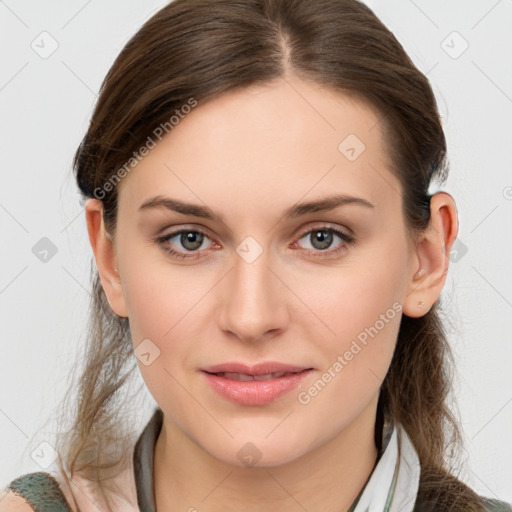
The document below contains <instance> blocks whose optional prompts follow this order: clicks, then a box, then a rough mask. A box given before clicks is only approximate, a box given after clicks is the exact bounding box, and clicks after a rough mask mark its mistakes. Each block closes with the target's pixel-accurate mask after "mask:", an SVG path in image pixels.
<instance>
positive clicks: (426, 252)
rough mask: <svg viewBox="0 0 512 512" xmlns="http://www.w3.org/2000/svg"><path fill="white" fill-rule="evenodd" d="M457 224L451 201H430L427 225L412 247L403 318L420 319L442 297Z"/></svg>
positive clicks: (440, 197) (438, 197)
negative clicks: (413, 256)
mask: <svg viewBox="0 0 512 512" xmlns="http://www.w3.org/2000/svg"><path fill="white" fill-rule="evenodd" d="M458 230H459V221H458V217H457V207H456V205H455V201H454V200H453V197H452V196H451V195H450V194H448V193H446V192H438V193H437V194H434V195H433V196H432V197H431V199H430V222H429V225H428V226H427V228H426V229H425V231H423V232H422V233H421V235H420V236H419V238H418V240H417V241H416V244H415V258H414V264H413V265H412V266H411V275H410V276H409V282H408V289H407V295H406V297H405V300H404V305H403V312H404V314H405V315H407V316H410V317H413V318H417V317H420V316H423V315H424V314H425V313H427V312H428V310H429V309H430V308H431V307H432V305H433V304H434V303H435V302H436V301H437V299H438V298H439V296H440V295H441V291H442V289H443V287H444V284H445V282H446V275H447V273H448V265H449V261H450V260H449V256H450V250H451V247H452V245H453V242H454V241H455V238H456V237H457V233H458Z"/></svg>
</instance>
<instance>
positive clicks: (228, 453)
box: [86, 76, 458, 512]
mask: <svg viewBox="0 0 512 512" xmlns="http://www.w3.org/2000/svg"><path fill="white" fill-rule="evenodd" d="M291 85H293V88H292V87H291ZM305 99H307V101H305ZM379 117H380V116H379V114H378V113H377V112H375V111H374V110H373V109H371V108H370V107H369V106H366V105H365V104H363V103H361V102H359V101H356V100H355V99H350V98H349V97H347V96H346V95H343V94H341V93H340V92H336V91H332V90H330V89H328V88H326V87H324V86H321V85H318V84H316V83H314V82H310V81H305V80H303V79H299V78H297V77H294V76H288V77H287V78H286V80H284V79H280V80H276V81H275V82H272V83H269V84H266V85H265V86H254V87H250V88H246V89H243V90H240V91H235V92H228V93H225V94H224V95H222V96H219V97H216V98H214V99H212V100H210V101H208V102H206V103H204V104H203V103H200V104H199V106H198V107H197V108H196V109H194V110H192V112H191V113H190V114H188V115H187V116H186V117H185V118H184V119H183V120H181V121H180V123H179V124H178V125H177V126H175V127H174V129H173V130H172V132H170V133H169V135H167V136H166V137H165V138H164V139H163V140H162V141H161V142H160V143H159V144H158V145H157V146H156V147H155V148H154V149H153V150H151V151H150V153H149V154H148V155H147V156H146V157H145V158H144V159H143V160H142V161H141V162H140V163H139V164H138V165H137V167H136V168H135V169H134V170H133V171H132V172H131V173H130V174H129V175H128V176H127V177H126V178H124V179H123V181H122V183H121V184H120V186H119V198H118V200H119V204H118V220H117V227H116V231H115V233H113V234H112V236H110V235H108V234H107V232H106V229H105V225H104V223H103V219H102V205H101V202H100V201H98V200H96V199H90V200H88V201H87V203H86V219H87V226H88V231H89V238H90V242H91V246H92V249H93V252H94V255H95V258H96V263H97V266H98V271H99V274H100V278H101V282H102V285H103V289H104V291H105V293H106V296H107V298H108V301H109V303H110V306H111V308H112V309H113V311H114V312H115V313H116V314H118V315H120V316H123V317H128V318H129V321H130V327H131V332H132V336H133V344H134V347H137V346H138V345H139V343H141V342H142V341H143V340H145V339H150V340H151V343H153V344H154V345H156V347H158V349H159V350H160V355H159V357H157V358H156V359H155V360H154V361H153V362H152V363H151V364H150V365H149V366H146V365H144V364H142V363H141V361H138V364H139V369H140V371H141V374H142V377H143V379H144V381H145V383H146V385H147V387H148V389H149V391H150V393H151V394H152V396H153V397H154V398H155V400H156V402H157V403H158V405H159V406H160V407H161V409H162V410H163V412H164V424H163V427H162V432H161V434H160V436H159V438H158V441H157V444H156V447H155V464H154V492H155V499H156V505H157V509H158V510H184V511H185V510H189V509H190V510H193V508H192V507H194V508H195V509H196V510H200V511H211V512H215V511H220V510H222V511H224V512H226V511H231V510H233V511H234V510H240V508H241V505H243V507H242V508H243V509H244V510H247V511H261V510H266V511H280V512H282V511H284V512H287V511H296V510H301V509H306V510H308V511H310V512H311V511H320V510H322V511H333V512H334V511H340V510H347V509H348V508H349V507H350V505H351V504H352V502H353V500H354V499H355V498H356V496H357V495H358V493H359V491H360V489H361V488H362V486H363V485H364V483H365V482H366V480H367V478H368V476H369V475H370V473H371V471H372V469H373V467H374V464H375V461H376V457H377V448H376V446H375V442H374V429H375V419H376V408H377V399H378V393H379V387H380V385H381V383H382V380H383V378H384V376H385V374H386V372H387V370H388V368H389V364H390V362H391V358H392V355H393V350H394V347H395V343H396V338H397V334H398V329H399V324H400V316H401V314H396V315H393V318H391V319H389V321H388V322H386V323H385V326H384V327H383V328H381V329H380V330H379V332H378V334H377V335H376V336H374V337H373V338H369V340H368V343H367V345H366V346H364V348H363V349H362V350H361V351H360V352H359V353H358V354H357V355H355V356H354V358H353V359H352V360H351V361H349V362H348V364H347V365H345V366H344V367H343V369H342V371H340V372H339V373H338V374H337V375H336V377H335V378H333V379H332V380H331V382H329V383H328V384H327V385H326V386H325V387H324V388H323V389H322V390H321V391H320V392H319V393H318V394H317V395H316V396H314V397H313V398H312V399H311V401H310V402H309V403H307V404H301V403H300V402H299V401H298V398H297V396H298V393H299V392H300V391H307V390H308V388H309V387H310V386H311V385H312V384H314V382H315V381H317V380H318V379H319V378H321V376H322V374H324V373H325V372H326V371H327V370H328V368H329V367H332V365H333V364H334V362H335V361H336V360H337V358H338V356H340V355H343V354H344V353H345V352H346V351H347V350H349V348H350V345H351V342H352V341H353V340H354V339H356V338H357V336H358V334H359V333H361V332H362V331H364V329H365V328H368V327H370V326H373V325H375V323H376V321H377V320H379V318H381V316H380V315H382V314H384V315H386V314H387V315H388V317H390V316H391V313H389V311H390V310H392V309H393V304H394V303H398V304H399V305H401V308H402V311H403V313H404V314H406V315H408V316H410V317H418V316H421V315H424V314H425V313H426V312H427V311H428V309H429V308H430V307H431V306H432V304H433V303H434V302H435V301H436V300H437V299H438V297H439V295H440V293H441V290H442V288H443V286H444V283H445V279H446V273H447V270H448V262H449V259H448V256H449V252H450V248H451V246H452V244H453V241H454V240H455V237H456V235H457V230H458V221H457V210H456V206H455V203H454V201H453V198H452V197H451V196H450V195H449V194H447V193H444V192H440V193H437V194H435V195H434V196H433V198H432V200H431V222H430V225H429V226H428V228H427V229H426V230H425V231H424V232H423V233H421V235H420V236H419V237H418V238H417V239H416V240H412V239H411V238H410V236H409V233H408V231H407V229H406V225H405V220H404V217H403V214H402V198H401V195H400V192H401V186H400V183H399V181H398V179H397V178H396V177H395V176H394V175H393V174H392V173H391V171H390V170H389V169H390V163H389V161H388V152H387V150H386V144H385V139H384V134H383V133H382V132H381V125H380V124H379V123H378V120H379ZM349 134H356V135H357V137H358V138H359V139H360V140H361V141H363V143H364V144H365V146H366V148H365V150H364V151H363V152H362V153H361V154H360V155H359V156H358V158H356V159H355V160H354V161H350V160H349V159H347V158H346V156H345V155H344V154H343V153H342V152H340V150H339V149H338V146H339V145H340V143H341V142H342V141H343V140H344V139H345V138H346V137H347V135H349ZM333 194H346V195H350V196H354V197H358V198H362V199H364V200H365V201H367V202H368V203H370V204H371V205H372V206H364V205H362V204H360V203H357V202H353V203H349V204H345V205H343V206H340V207H338V208H335V209H331V210H328V211H317V212H310V213H307V214H306V215H301V216H297V217H290V218H285V217H283V214H284V212H285V211H286V210H287V209H289V208H291V207H293V206H296V204H297V203H306V202H311V201H317V200H320V199H323V198H325V197H327V196H332V195H333ZM155 196H160V197H168V198H172V199H175V200H178V201H182V202H187V203H194V204H197V205H201V206H206V207H208V208H210V209H211V210H213V211H214V212H216V213H218V214H219V215H221V216H222V219H223V221H220V220H215V219H213V220H212V219H205V218H199V217H195V216H192V215H191V214H186V215H185V214H183V213H177V212H175V211H171V210H169V209H167V208H164V207H153V208H149V207H148V208H143V209H142V210H140V206H141V205H142V204H143V203H144V202H146V201H147V200H148V199H151V198H153V197H155ZM328 228H334V229H338V230H340V231H342V232H343V233H346V234H352V235H353V238H354V239H355V242H354V243H347V242H345V241H344V240H343V239H341V238H340V237H339V236H338V235H336V234H332V242H331V244H330V245H328V246H327V248H322V247H325V246H322V245H321V244H320V243H319V242H315V240H316V238H315V237H314V236H313V235H318V231H320V232H322V233H324V234H325V231H326V230H327V233H332V232H329V231H328ZM179 229H188V230H189V231H192V232H197V230H198V229H200V230H201V231H204V232H205V236H204V238H203V243H202V244H199V243H197V244H196V247H199V248H198V249H196V250H195V255H196V257H190V258H188V259H179V258H177V257H175V256H172V255H170V254H168V253H167V252H165V249H164V248H165V247H167V248H172V249H174V250H176V251H179V252H181V253H185V254H186V253H188V254H191V253H192V254H193V253H194V251H191V249H190V247H193V244H189V245H186V246H184V245H183V243H182V242H183V240H181V242H180V236H179V235H177V236H173V237H172V238H170V239H168V240H167V241H166V242H164V244H165V245H163V246H162V245H161V244H159V243H158V242H157V241H156V239H157V238H158V237H163V236H165V235H169V234H172V233H173V232H176V231H178V230H179ZM315 230H316V231H315ZM248 236H251V237H253V238H254V239H255V240H256V241H257V244H259V246H260V247H261V249H262V251H263V252H262V253H261V254H260V255H259V256H258V258H256V259H255V261H253V262H251V263H248V262H247V261H246V260H244V258H242V257H241V256H240V255H239V254H238V253H237V250H236V249H237V247H238V246H239V245H240V244H241V243H242V241H243V240H244V239H246V237H248ZM187 249H188V251H187ZM337 249H338V250H337ZM322 254H323V255H324V256H322ZM116 269H117V270H116ZM420 269H423V271H422V272H420ZM420 301H423V303H424V305H425V306H424V307H423V308H419V307H418V303H419V302H420ZM226 361H239V362H244V363H248V364H251V363H252V364H254V363H258V362H263V361H280V362H284V363H288V364H295V365H299V366H305V367H308V368H314V371H313V372H312V374H311V375H310V376H309V377H308V380H307V381H306V382H305V383H304V384H303V385H302V386H301V388H300V389H296V390H293V391H291V392H289V393H287V394H285V395H283V396H281V397H280V398H278V399H277V400H275V401H274V402H272V403H270V404H267V405H263V406H250V405H240V404H237V403H234V402H231V401H229V400H227V399H226V398H225V397H223V396H220V395H219V394H217V393H216V392H215V391H214V390H213V389H212V388H211V387H210V386H209V385H208V383H207V382H206V380H205V378H204V375H203V374H202V373H201V372H200V371H199V369H200V368H202V367H205V366H207V365H213V364H218V363H223V362H226ZM248 442H250V443H253V444H254V445H255V446H256V447H257V448H258V450H259V452H260V453H261V459H260V460H259V461H258V463H257V464H256V465H255V466H254V467H246V466H244V464H243V463H242V462H241V460H240V459H239V457H238V455H237V454H238V452H239V451H240V450H241V448H242V447H244V445H246V443H248Z"/></svg>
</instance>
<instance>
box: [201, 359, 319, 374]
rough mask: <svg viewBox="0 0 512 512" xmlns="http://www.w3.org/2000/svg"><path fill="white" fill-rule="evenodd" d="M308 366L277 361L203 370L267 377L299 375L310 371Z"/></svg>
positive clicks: (217, 366)
mask: <svg viewBox="0 0 512 512" xmlns="http://www.w3.org/2000/svg"><path fill="white" fill-rule="evenodd" d="M309 369H311V368H310V367H307V366H294V365H290V364H285V363H279V362H276V361H269V362H265V363H258V364H254V365H246V364H243V363H236V362H229V363H221V364H216V365H213V366H208V367H206V368H201V370H202V371H204V372H207V373H224V372H225V373H242V374H244V375H266V374H268V373H278V372H285V373H298V372H301V371H303V370H309Z"/></svg>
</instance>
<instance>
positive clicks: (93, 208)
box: [85, 198, 128, 317]
mask: <svg viewBox="0 0 512 512" xmlns="http://www.w3.org/2000/svg"><path fill="white" fill-rule="evenodd" d="M85 217H86V222H87V232H88V234H89V242H90V244H91V248H92V251H93V253H94V258H95V260H96V267H97V268H98V273H99V276H100V280H101V286H102V287H103V291H104V292H105V296H106V297H107V300H108V303H109V304H110V308H111V309H112V311H113V312H114V313H115V314H116V315H118V316H121V317H127V316H128V314H127V311H126V301H125V299H124V293H123V285H122V282H121V277H120V275H119V271H118V267H117V261H116V254H115V246H114V241H113V240H112V237H111V236H110V234H109V233H108V232H107V230H106V228H105V223H104V220H103V203H102V202H101V201H100V200H98V199H92V198H90V199H87V201H86V203H85Z"/></svg>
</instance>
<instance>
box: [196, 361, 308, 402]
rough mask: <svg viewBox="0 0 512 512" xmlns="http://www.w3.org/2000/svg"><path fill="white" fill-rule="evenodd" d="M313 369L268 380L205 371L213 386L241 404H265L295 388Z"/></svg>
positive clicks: (226, 396) (223, 394)
mask: <svg viewBox="0 0 512 512" xmlns="http://www.w3.org/2000/svg"><path fill="white" fill-rule="evenodd" d="M312 371H313V370H303V371H302V372H298V373H293V374H290V375H284V376H283V377H277V378H275V379H268V380H246V381H241V380H234V379H227V378H226V377H219V376H218V375H213V374H211V373H206V372H203V373H204V375H206V378H207V380H208V382H209V383H210V385H211V386H212V388H213V389H214V390H215V391H217V392H218V393H219V394H221V395H222V396H224V397H225V398H227V399H229V400H231V401H233V402H236V403H238V404H241V405H265V404H269V403H270V402H273V401H274V400H276V399H277V398H279V397H280V396H282V395H284V394H285V393H287V392H288V391H291V390H292V389H295V388H296V387H297V386H299V385H300V384H301V383H302V381H303V380H304V379H305V378H306V377H307V376H308V375H309V374H310V373H311V372H312Z"/></svg>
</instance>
